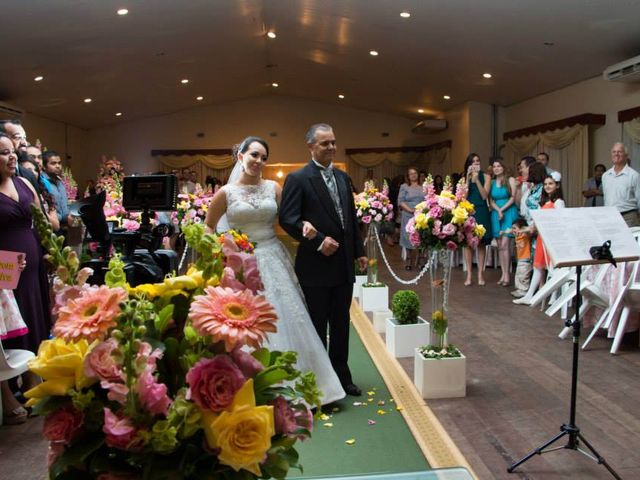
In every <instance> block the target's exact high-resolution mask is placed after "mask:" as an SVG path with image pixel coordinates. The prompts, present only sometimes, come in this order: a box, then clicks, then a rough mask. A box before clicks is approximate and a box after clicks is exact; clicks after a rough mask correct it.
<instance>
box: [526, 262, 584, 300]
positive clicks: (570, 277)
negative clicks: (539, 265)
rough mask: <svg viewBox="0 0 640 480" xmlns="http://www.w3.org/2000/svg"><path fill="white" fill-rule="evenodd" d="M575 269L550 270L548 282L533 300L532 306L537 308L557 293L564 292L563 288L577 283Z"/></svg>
mask: <svg viewBox="0 0 640 480" xmlns="http://www.w3.org/2000/svg"><path fill="white" fill-rule="evenodd" d="M575 275H576V270H575V268H573V267H571V268H554V269H549V273H548V275H547V281H546V282H545V283H544V285H543V286H542V287H540V289H538V291H537V292H536V294H535V295H534V296H533V298H532V299H531V304H530V305H531V306H532V307H535V306H536V305H538V304H539V303H542V302H543V301H544V300H545V299H546V298H547V297H553V295H554V294H555V293H557V292H558V291H559V290H562V288H563V287H565V286H568V285H570V284H572V282H574V281H575Z"/></svg>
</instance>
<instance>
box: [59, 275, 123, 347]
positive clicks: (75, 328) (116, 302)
mask: <svg viewBox="0 0 640 480" xmlns="http://www.w3.org/2000/svg"><path fill="white" fill-rule="evenodd" d="M126 298H127V292H125V291H124V290H123V289H121V288H109V287H107V286H105V285H102V286H100V287H90V288H87V289H84V290H82V291H81V292H80V296H79V297H77V298H75V299H73V300H70V301H69V302H68V303H67V304H66V305H65V306H64V307H61V308H60V310H59V313H58V320H57V321H56V324H55V326H54V327H53V333H54V335H55V336H56V337H60V338H64V339H65V340H66V341H71V342H76V341H78V340H80V339H82V338H84V339H86V340H87V341H89V342H91V341H92V340H96V339H97V340H104V338H105V337H106V334H107V331H108V330H109V329H110V328H112V327H114V326H115V325H116V317H117V316H118V314H119V313H120V303H121V302H124V301H125V300H126Z"/></svg>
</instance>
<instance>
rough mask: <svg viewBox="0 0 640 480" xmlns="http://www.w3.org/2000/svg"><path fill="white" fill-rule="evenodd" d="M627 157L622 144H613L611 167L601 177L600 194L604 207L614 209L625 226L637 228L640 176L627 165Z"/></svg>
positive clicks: (638, 223)
mask: <svg viewBox="0 0 640 480" xmlns="http://www.w3.org/2000/svg"><path fill="white" fill-rule="evenodd" d="M628 157H629V154H628V152H627V148H626V147H625V146H624V144H622V143H621V142H616V143H614V144H613V147H612V148H611V162H612V163H613V167H611V168H610V169H609V170H607V171H606V172H604V175H602V193H603V194H604V206H605V207H615V208H616V209H617V210H618V211H619V212H620V213H621V214H622V218H624V221H625V222H627V225H629V226H630V227H637V226H640V215H638V210H640V174H639V173H638V172H636V171H635V170H634V169H633V168H631V167H630V166H629V165H628V164H627V159H628Z"/></svg>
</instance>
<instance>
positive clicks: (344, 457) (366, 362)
mask: <svg viewBox="0 0 640 480" xmlns="http://www.w3.org/2000/svg"><path fill="white" fill-rule="evenodd" d="M349 348H350V350H349V365H350V367H351V371H352V373H353V378H354V381H355V383H356V384H357V385H358V386H360V388H362V391H363V395H362V397H350V396H347V397H346V398H345V399H343V400H341V401H340V402H337V403H336V404H335V405H336V407H338V408H339V411H337V412H334V413H328V416H329V418H327V419H324V420H322V419H316V421H315V424H314V430H313V434H312V437H311V438H310V439H309V440H307V441H305V442H299V443H297V444H296V448H297V450H298V452H299V454H300V463H301V464H302V466H303V467H304V473H303V474H302V475H301V474H300V472H299V471H297V470H291V471H290V472H289V475H290V477H289V478H304V477H316V476H337V475H353V474H370V473H390V472H394V473H397V472H414V471H421V470H426V469H429V468H430V467H429V464H428V463H427V461H426V459H425V457H424V455H423V454H422V451H421V450H420V448H419V447H418V445H417V443H416V442H415V440H414V438H413V435H412V434H411V432H410V431H409V428H408V427H407V424H406V423H405V421H404V419H403V417H402V415H401V413H400V412H399V411H398V410H397V407H396V404H395V402H393V401H392V399H391V396H390V394H389V391H388V390H387V387H386V385H385V383H384V381H383V380H382V377H381V376H380V373H379V372H378V370H377V369H376V367H375V365H374V364H373V362H372V361H371V358H370V357H369V354H368V353H367V351H366V349H365V347H364V345H363V344H362V342H361V340H360V338H359V337H358V333H357V332H356V331H355V330H354V328H353V327H351V334H350V347H349ZM367 393H370V394H369V395H368V394H367ZM356 402H361V403H362V404H363V405H354V403H356ZM382 402H384V404H382ZM365 404H366V405H365ZM373 422H375V423H373ZM347 442H349V443H347Z"/></svg>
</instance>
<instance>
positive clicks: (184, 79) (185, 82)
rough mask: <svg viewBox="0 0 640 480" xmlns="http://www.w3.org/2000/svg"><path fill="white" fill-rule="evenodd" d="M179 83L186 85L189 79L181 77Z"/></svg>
mask: <svg viewBox="0 0 640 480" xmlns="http://www.w3.org/2000/svg"><path fill="white" fill-rule="evenodd" d="M180 83H181V84H183V85H186V84H187V83H189V79H188V78H183V79H182V80H180Z"/></svg>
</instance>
